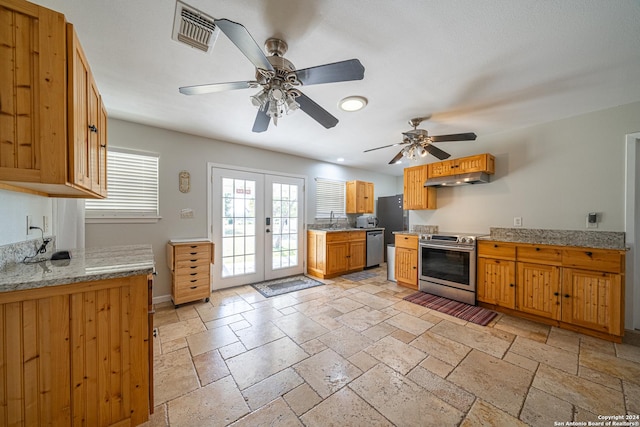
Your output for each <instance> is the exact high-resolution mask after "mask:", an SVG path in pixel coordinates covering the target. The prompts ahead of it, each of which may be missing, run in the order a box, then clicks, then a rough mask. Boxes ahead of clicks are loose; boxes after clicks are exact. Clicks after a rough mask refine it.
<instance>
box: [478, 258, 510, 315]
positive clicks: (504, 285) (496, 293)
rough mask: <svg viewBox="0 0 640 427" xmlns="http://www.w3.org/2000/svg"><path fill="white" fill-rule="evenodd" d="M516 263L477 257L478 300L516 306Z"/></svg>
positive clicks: (507, 306)
mask: <svg viewBox="0 0 640 427" xmlns="http://www.w3.org/2000/svg"><path fill="white" fill-rule="evenodd" d="M515 279H516V263H515V262H514V261H507V260H503V259H493V258H478V292H477V299H478V301H482V302H486V303H488V304H495V305H499V306H501V307H506V308H511V309H514V308H516V280H515Z"/></svg>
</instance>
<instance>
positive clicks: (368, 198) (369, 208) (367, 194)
mask: <svg viewBox="0 0 640 427" xmlns="http://www.w3.org/2000/svg"><path fill="white" fill-rule="evenodd" d="M364 184H365V185H364V204H363V211H362V212H363V213H373V200H374V195H373V182H365V183H364Z"/></svg>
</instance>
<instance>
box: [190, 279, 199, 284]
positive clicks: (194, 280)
mask: <svg viewBox="0 0 640 427" xmlns="http://www.w3.org/2000/svg"><path fill="white" fill-rule="evenodd" d="M189 281H190V282H191V283H196V282H197V281H198V279H193V280H189Z"/></svg>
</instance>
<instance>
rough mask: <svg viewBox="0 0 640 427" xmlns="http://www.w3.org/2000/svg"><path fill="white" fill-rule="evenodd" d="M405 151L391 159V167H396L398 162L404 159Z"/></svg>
mask: <svg viewBox="0 0 640 427" xmlns="http://www.w3.org/2000/svg"><path fill="white" fill-rule="evenodd" d="M403 151H404V150H400V152H399V153H398V154H396V156H395V157H394V158H393V159H391V161H390V162H389V164H390V165H395V164H396V163H398V160H400V159H401V158H402V152H403Z"/></svg>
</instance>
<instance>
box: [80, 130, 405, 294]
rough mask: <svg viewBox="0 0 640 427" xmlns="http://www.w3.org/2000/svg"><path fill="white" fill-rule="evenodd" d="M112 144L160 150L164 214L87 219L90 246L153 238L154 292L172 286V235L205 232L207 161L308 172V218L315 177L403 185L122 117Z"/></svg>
mask: <svg viewBox="0 0 640 427" xmlns="http://www.w3.org/2000/svg"><path fill="white" fill-rule="evenodd" d="M109 144H110V145H111V146H117V147H126V148H131V149H138V150H143V151H152V152H156V153H160V215H161V216H162V219H161V220H160V221H159V222H157V223H152V224H127V223H117V224H92V223H87V225H86V236H85V243H86V246H87V247H92V246H93V247H95V246H109V245H117V244H136V243H151V244H152V245H153V251H154V255H155V261H156V270H157V272H158V275H157V277H156V281H155V289H154V292H153V294H154V297H163V296H167V295H169V294H170V292H171V281H170V280H171V278H170V272H169V269H168V268H167V267H166V257H165V244H166V243H167V241H168V240H169V239H171V238H187V237H207V235H208V234H207V164H208V163H215V164H222V165H231V166H238V167H242V168H251V169H257V170H267V171H274V172H281V173H287V174H294V175H302V176H306V178H307V194H306V200H307V206H306V222H307V223H309V222H313V221H314V213H315V208H316V206H315V184H314V182H313V178H315V177H324V178H333V179H338V180H345V181H346V180H352V179H359V180H364V181H370V182H373V183H374V184H375V196H376V197H378V196H388V195H392V194H397V193H398V192H401V191H402V187H401V186H400V187H398V179H397V177H395V176H391V175H384V174H379V173H375V172H371V171H365V170H361V169H355V168H348V167H344V166H339V165H334V164H329V163H321V162H318V161H315V160H310V159H305V158H301V157H296V156H290V155H284V154H280V153H276V152H272V151H267V150H261V149H257V148H250V147H246V146H241V145H237V144H230V143H226V142H221V141H214V140H211V139H206V138H201V137H196V136H193V135H187V134H183V133H178V132H172V131H168V130H164V129H159V128H154V127H149V126H144V125H140V124H135V123H131V122H126V121H122V120H111V119H110V120H109ZM181 170H187V171H189V172H190V174H191V191H190V192H189V193H186V194H183V193H181V192H180V191H178V173H179V172H180V171H181ZM186 208H189V209H192V210H193V212H194V217H193V219H180V210H181V209H186Z"/></svg>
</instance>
